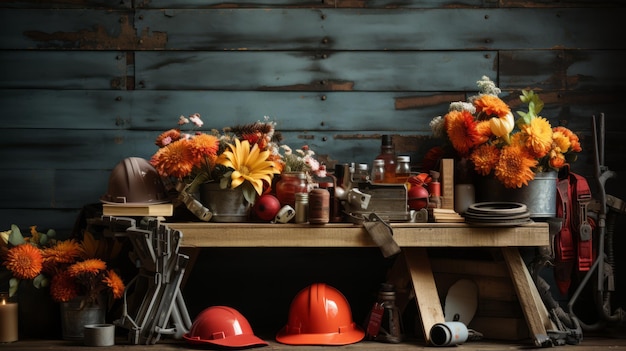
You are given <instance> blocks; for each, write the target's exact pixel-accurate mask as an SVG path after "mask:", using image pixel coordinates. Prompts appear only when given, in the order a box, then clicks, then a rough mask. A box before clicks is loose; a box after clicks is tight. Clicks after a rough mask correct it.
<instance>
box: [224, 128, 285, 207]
mask: <svg viewBox="0 0 626 351" xmlns="http://www.w3.org/2000/svg"><path fill="white" fill-rule="evenodd" d="M228 146H229V147H230V150H227V151H224V152H223V153H222V154H221V155H220V158H219V159H218V163H219V164H221V165H223V166H226V167H230V168H232V169H234V171H233V172H232V174H231V188H236V187H238V186H239V185H241V184H242V183H243V182H245V181H248V182H249V183H250V184H251V185H252V186H253V187H254V190H255V191H256V192H257V194H259V195H261V193H262V192H263V181H264V180H265V181H266V182H267V183H271V182H272V177H273V175H274V174H278V173H279V171H278V169H276V167H274V162H273V161H271V160H268V158H269V156H270V152H269V151H268V150H265V151H261V150H260V149H259V146H258V145H257V144H254V145H253V146H252V148H250V142H248V141H247V140H244V141H239V139H235V144H234V145H233V144H228Z"/></svg>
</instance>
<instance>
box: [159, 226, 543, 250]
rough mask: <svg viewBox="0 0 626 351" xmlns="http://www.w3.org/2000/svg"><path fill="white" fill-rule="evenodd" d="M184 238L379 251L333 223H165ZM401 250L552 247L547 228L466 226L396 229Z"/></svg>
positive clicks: (353, 230) (203, 243)
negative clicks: (409, 248)
mask: <svg viewBox="0 0 626 351" xmlns="http://www.w3.org/2000/svg"><path fill="white" fill-rule="evenodd" d="M166 224H167V225H168V226H169V227H170V228H173V229H178V230H180V231H181V232H182V233H183V240H182V245H183V246H197V247H375V246H376V244H375V243H374V242H373V241H372V239H371V238H370V236H369V234H368V233H367V231H366V230H365V229H364V228H363V227H362V226H360V225H354V224H348V223H330V224H326V225H319V226H316V225H309V224H268V223H201V222H190V223H166ZM392 228H393V236H394V239H395V240H396V242H397V243H398V245H399V246H401V247H510V246H516V247H519V246H546V245H549V236H548V224H547V223H531V224H527V225H523V226H516V227H479V226H470V225H467V224H465V223H392Z"/></svg>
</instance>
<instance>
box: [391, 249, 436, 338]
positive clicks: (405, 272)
mask: <svg viewBox="0 0 626 351" xmlns="http://www.w3.org/2000/svg"><path fill="white" fill-rule="evenodd" d="M403 263H404V264H403ZM407 278H410V282H409V280H408V279H407ZM389 282H390V283H391V284H394V286H395V287H396V289H398V292H399V294H398V307H399V309H400V311H403V310H404V308H405V307H406V305H407V303H408V300H409V299H411V298H412V297H415V301H416V303H417V312H418V313H419V315H420V319H421V322H422V332H423V334H424V340H425V341H426V343H427V344H428V343H430V329H431V328H432V327H433V325H435V324H437V323H443V322H445V319H444V316H443V308H442V307H441V301H440V300H439V294H438V293H437V286H436V285H435V278H434V276H433V271H432V269H431V267H430V260H429V259H428V253H427V252H426V249H425V248H419V247H405V248H402V252H401V253H400V256H398V257H397V258H396V263H395V265H394V267H393V268H392V271H391V272H390V276H389ZM409 283H410V284H409ZM407 289H409V290H408V291H407ZM403 292H404V293H403Z"/></svg>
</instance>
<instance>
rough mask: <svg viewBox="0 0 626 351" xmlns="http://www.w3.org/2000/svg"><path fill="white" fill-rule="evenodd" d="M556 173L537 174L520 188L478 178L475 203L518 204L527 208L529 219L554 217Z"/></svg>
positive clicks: (490, 177)
mask: <svg viewBox="0 0 626 351" xmlns="http://www.w3.org/2000/svg"><path fill="white" fill-rule="evenodd" d="M556 182H557V172H539V173H536V174H535V179H533V180H531V181H529V182H528V185H527V186H523V187H521V188H513V189H511V188H506V187H505V186H504V185H503V184H502V183H501V182H500V181H498V180H497V179H496V178H494V177H492V176H489V177H478V179H477V181H476V201H477V202H492V201H495V202H519V203H523V204H525V205H526V206H527V207H528V211H529V212H530V217H531V218H550V217H555V216H556Z"/></svg>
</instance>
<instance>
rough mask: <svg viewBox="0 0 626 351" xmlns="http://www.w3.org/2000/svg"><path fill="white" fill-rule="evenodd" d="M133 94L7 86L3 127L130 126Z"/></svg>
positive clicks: (1, 100)
mask: <svg viewBox="0 0 626 351" xmlns="http://www.w3.org/2000/svg"><path fill="white" fill-rule="evenodd" d="M131 96H132V93H131V92H128V91H111V90H44V89H35V90H32V89H3V90H0V106H2V111H3V113H2V114H0V121H1V123H2V127H3V129H31V130H36V129H101V130H104V129H109V130H119V129H126V128H130V117H131V115H132V105H131V104H132V99H131ZM18 116H28V118H20V117H18Z"/></svg>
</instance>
